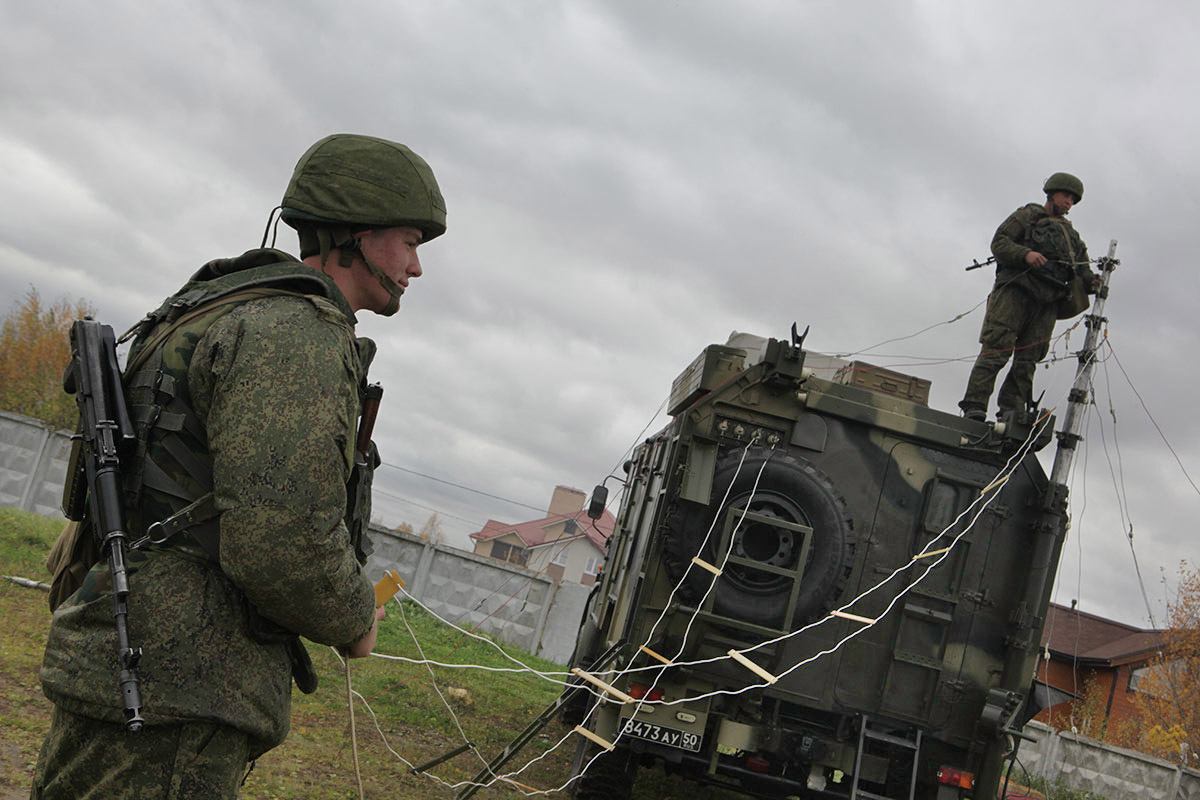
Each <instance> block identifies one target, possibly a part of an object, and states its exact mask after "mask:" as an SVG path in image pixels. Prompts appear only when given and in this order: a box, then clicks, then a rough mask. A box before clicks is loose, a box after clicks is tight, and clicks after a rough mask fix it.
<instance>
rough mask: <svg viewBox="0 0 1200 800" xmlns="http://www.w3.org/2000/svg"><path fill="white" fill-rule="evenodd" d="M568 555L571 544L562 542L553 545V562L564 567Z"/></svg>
mask: <svg viewBox="0 0 1200 800" xmlns="http://www.w3.org/2000/svg"><path fill="white" fill-rule="evenodd" d="M570 555H571V546H570V545H569V544H565V543H564V544H559V545H554V559H553V563H555V564H558V565H559V566H560V567H565V566H566V565H567V559H568V558H569V557H570Z"/></svg>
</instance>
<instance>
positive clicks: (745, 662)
mask: <svg viewBox="0 0 1200 800" xmlns="http://www.w3.org/2000/svg"><path fill="white" fill-rule="evenodd" d="M729 657H730V658H732V659H733V660H734V661H736V662H738V663H739V664H741V665H742V666H743V667H745V668H746V669H748V670H750V671H751V672H753V673H754V674H755V675H757V676H758V677H760V678H762V679H763V680H764V681H766V682H767V683H775V682H776V681H777V680H779V678H776V677H775V676H774V675H772V674H771V673H769V672H767V671H766V670H765V669H763V668H762V667H760V666H759V665H758V664H755V663H754V662H753V661H751V660H750V659H748V658H746V657H745V656H744V655H742V654H741V653H739V652H738V651H737V650H730V651H729Z"/></svg>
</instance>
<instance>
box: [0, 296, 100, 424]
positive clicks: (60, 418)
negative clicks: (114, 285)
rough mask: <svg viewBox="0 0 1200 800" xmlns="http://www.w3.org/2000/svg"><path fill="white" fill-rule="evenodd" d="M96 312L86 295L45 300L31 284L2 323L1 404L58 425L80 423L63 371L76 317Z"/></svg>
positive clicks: (69, 356)
mask: <svg viewBox="0 0 1200 800" xmlns="http://www.w3.org/2000/svg"><path fill="white" fill-rule="evenodd" d="M91 313H93V312H92V309H91V306H90V305H89V304H88V303H87V302H85V301H84V300H76V301H75V302H74V303H70V302H68V301H67V300H58V301H57V302H55V303H54V304H53V305H50V306H46V305H43V303H42V298H41V296H40V295H39V294H38V292H37V289H34V288H33V287H30V289H29V291H28V292H26V294H25V297H24V299H22V300H21V301H19V302H17V303H16V304H15V306H14V307H13V308H12V310H10V311H9V312H8V313H7V314H6V315H5V316H4V318H3V323H2V324H0V408H2V409H4V410H6V411H13V412H16V413H17V414H24V415H25V416H27V417H33V418H35V419H40V420H42V421H43V422H45V423H46V424H48V425H50V426H52V427H54V428H69V429H73V428H74V427H75V419H76V416H77V414H76V407H75V399H74V398H73V397H72V396H71V395H69V394H67V393H66V392H64V391H63V386H62V379H63V371H64V370H65V369H66V366H67V362H68V361H69V360H70V358H71V344H70V339H69V335H70V329H71V323H73V322H74V321H75V320H77V319H80V318H81V317H83V316H85V315H87V314H91Z"/></svg>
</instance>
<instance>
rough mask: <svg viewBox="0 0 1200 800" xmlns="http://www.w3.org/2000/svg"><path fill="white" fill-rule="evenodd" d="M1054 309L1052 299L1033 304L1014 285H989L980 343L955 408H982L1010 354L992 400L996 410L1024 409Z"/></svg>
mask: <svg viewBox="0 0 1200 800" xmlns="http://www.w3.org/2000/svg"><path fill="white" fill-rule="evenodd" d="M1057 311H1058V308H1057V303H1039V302H1038V301H1036V300H1034V299H1033V298H1031V297H1030V296H1029V295H1028V294H1026V293H1025V292H1023V291H1021V290H1020V289H1019V288H1017V287H1016V286H1012V285H1007V286H1001V287H999V288H997V289H994V290H993V291H992V294H991V295H990V296H989V297H988V306H987V314H986V315H985V316H984V318H983V328H982V330H980V332H979V343H980V344H981V345H983V347H982V349H981V350H980V352H979V357H978V358H977V359H975V366H974V367H973V368H972V369H971V377H969V378H968V379H967V391H966V393H965V394H964V395H963V399H962V400H961V401H960V402H959V404H958V405H959V407H960V408H962V409H963V410H964V411H967V410H969V409H971V408H979V409H983V410H985V411H986V410H987V404H988V399H989V398H990V397H991V396H992V387H994V386H995V384H996V375H997V374H998V373H999V372H1000V370H1001V369H1002V368H1003V367H1004V365H1005V364H1007V363H1008V359H1009V357H1010V356H1011V357H1012V360H1013V364H1012V367H1010V368H1009V370H1008V375H1007V376H1005V378H1004V383H1002V384H1001V385H1000V394H999V395H998V396H997V397H996V403H997V404H998V405H999V406H1000V410H1001V411H1013V410H1020V409H1023V408H1025V404H1026V402H1027V401H1029V400H1030V399H1032V397H1033V374H1034V371H1035V370H1036V369H1037V364H1038V362H1039V361H1041V360H1042V359H1043V358H1045V357H1046V353H1048V352H1049V351H1050V337H1051V336H1052V335H1053V334H1054V323H1055V321H1056V320H1057V319H1058V313H1057Z"/></svg>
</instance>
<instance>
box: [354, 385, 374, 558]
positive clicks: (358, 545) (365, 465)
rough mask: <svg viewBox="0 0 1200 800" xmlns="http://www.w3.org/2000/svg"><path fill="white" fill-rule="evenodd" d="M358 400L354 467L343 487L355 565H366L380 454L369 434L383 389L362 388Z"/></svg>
mask: <svg viewBox="0 0 1200 800" xmlns="http://www.w3.org/2000/svg"><path fill="white" fill-rule="evenodd" d="M360 397H361V399H362V415H361V416H360V417H359V421H358V435H357V437H355V441H354V466H353V468H352V469H351V471H350V482H349V484H348V485H347V487H346V501H347V502H346V529H347V530H348V531H349V532H350V542H351V544H353V545H354V556H355V558H357V559H358V563H360V564H366V563H367V558H368V557H369V556H370V555H371V552H372V550H373V549H374V548H372V546H371V540H370V538H369V536H368V534H367V528H368V526H369V525H370V523H371V482H372V477H373V474H374V472H375V468H376V467H378V466H379V454H378V452H377V451H376V450H375V448H374V447H373V446H372V444H371V434H372V433H374V431H375V419H376V417H378V416H379V403H380V401H381V400H382V399H383V387H382V386H380V385H379V384H378V383H372V384H369V385H367V386H365V387H363V388H362V390H361V393H360Z"/></svg>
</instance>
